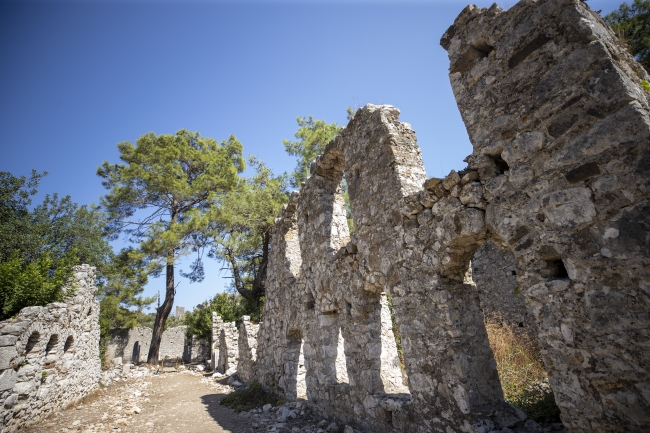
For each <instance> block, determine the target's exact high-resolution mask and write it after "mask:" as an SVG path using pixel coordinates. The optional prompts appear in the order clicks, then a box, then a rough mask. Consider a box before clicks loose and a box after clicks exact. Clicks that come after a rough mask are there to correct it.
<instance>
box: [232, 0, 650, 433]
mask: <svg viewBox="0 0 650 433" xmlns="http://www.w3.org/2000/svg"><path fill="white" fill-rule="evenodd" d="M441 45H442V46H443V47H444V48H445V49H446V50H447V51H448V54H449V58H450V65H451V66H450V81H451V85H452V88H453V91H454V95H455V97H456V100H457V103H458V107H459V109H460V111H461V114H462V116H463V119H464V121H465V124H466V126H467V130H468V133H469V136H470V139H471V142H472V144H473V148H474V150H473V153H472V154H471V155H470V156H468V157H467V159H466V162H467V163H468V167H467V168H466V169H464V170H462V171H461V172H458V173H457V172H455V171H452V172H451V173H450V174H449V175H448V176H447V177H445V178H444V179H435V178H434V179H426V176H425V171H424V167H423V165H422V159H421V154H420V150H419V148H418V146H417V144H416V137H415V133H414V131H413V130H412V129H411V127H410V125H409V124H407V123H402V122H400V121H399V119H398V115H399V110H397V109H396V108H394V107H391V106H373V105H367V106H365V107H363V108H362V109H360V110H358V111H357V113H356V115H355V116H354V118H353V119H352V120H351V121H350V123H349V124H348V125H347V127H346V128H344V129H343V130H342V131H341V133H340V135H339V136H338V137H337V138H336V139H335V140H333V141H332V142H331V143H329V144H328V146H327V147H326V149H325V152H324V154H323V155H321V156H320V157H319V158H318V159H317V160H316V161H314V162H313V164H312V165H311V176H310V177H309V178H308V179H307V181H306V182H305V183H304V185H303V187H302V189H301V190H300V192H296V193H293V194H292V195H291V197H290V201H289V203H288V205H286V206H285V208H284V209H283V212H282V215H281V216H280V217H279V218H278V219H277V221H276V226H275V234H274V237H273V244H272V250H271V251H272V253H271V257H270V262H269V268H268V281H267V292H266V305H265V314H264V322H263V323H261V324H260V327H259V331H258V339H257V350H256V352H255V356H256V359H255V360H251V362H250V364H249V365H250V367H247V368H249V370H250V371H248V372H247V375H248V376H250V378H255V379H257V380H259V381H260V382H262V383H263V384H264V385H266V386H267V387H269V388H273V389H276V390H278V391H279V392H281V393H283V394H284V395H285V397H286V398H287V399H294V398H297V397H298V396H299V394H300V393H301V392H302V390H304V392H305V394H306V397H307V399H308V401H309V404H310V405H311V406H312V407H313V408H314V409H315V410H316V411H317V412H318V413H320V414H322V415H324V416H330V417H336V418H338V419H340V420H341V421H343V422H344V423H346V424H349V425H353V426H356V427H358V428H361V429H365V430H368V431H375V432H392V431H395V432H432V431H433V432H451V431H458V432H460V431H462V432H489V431H493V430H500V429H503V428H505V427H510V428H512V429H514V430H518V431H527V430H526V425H525V424H524V418H525V416H524V415H523V414H522V413H521V412H519V411H517V410H515V409H514V408H512V407H511V406H510V405H508V404H507V403H505V402H504V400H503V394H502V390H501V386H500V383H499V379H498V375H497V371H496V365H495V361H494V358H493V356H492V352H491V350H490V347H489V344H488V338H487V334H486V331H485V325H484V314H483V308H482V306H481V300H480V294H479V289H477V286H476V285H475V284H474V282H473V280H472V275H471V274H472V272H471V271H470V261H471V260H472V259H473V258H474V256H475V254H476V252H477V250H478V249H479V248H481V247H482V246H483V245H484V244H485V243H486V242H487V241H488V239H489V240H490V241H491V242H492V243H493V245H494V246H495V248H498V250H499V254H507V255H511V256H512V258H513V262H512V263H516V266H517V269H515V270H514V271H515V274H516V275H512V274H511V275H512V277H515V278H516V287H518V289H517V290H518V291H519V292H520V294H515V293H513V295H512V296H521V298H520V299H521V303H522V304H523V305H524V306H525V308H526V311H527V312H526V313H524V314H527V316H524V318H525V320H534V322H535V323H534V324H533V323H531V327H532V328H533V329H534V332H535V334H536V337H537V341H538V343H539V345H540V347H541V348H542V355H543V357H544V361H545V365H546V368H547V371H548V374H549V381H550V384H551V386H552V388H553V391H554V393H555V397H556V401H557V404H558V406H559V407H560V409H561V412H562V415H561V416H562V420H563V422H564V424H565V427H566V428H567V430H568V431H570V432H641V431H647V428H648V426H649V425H650V384H649V383H648V377H649V371H650V369H649V365H648V363H649V362H650V357H648V342H649V338H648V332H649V331H648V330H649V326H648V325H649V319H648V310H649V308H648V307H649V296H650V289H649V287H650V278H649V275H648V269H649V268H648V265H649V263H648V261H649V254H648V252H649V251H648V246H649V245H650V239H649V233H650V230H649V229H650V221H649V217H648V215H649V214H650V213H649V212H650V206H649V204H648V190H647V188H648V180H649V176H650V173H649V168H650V151H649V150H648V146H649V144H650V118H649V98H648V94H646V93H644V90H643V87H642V85H641V80H642V79H645V80H649V79H650V77H648V75H647V73H646V72H645V71H644V70H643V69H642V68H641V67H640V66H639V65H638V64H636V63H635V62H634V60H633V59H632V58H631V56H630V55H629V54H628V53H627V52H626V51H625V50H624V49H622V48H621V47H620V46H619V45H618V43H617V39H616V37H615V35H614V34H613V33H612V32H611V31H610V30H609V29H608V28H607V26H606V25H605V24H604V23H603V21H602V19H601V18H600V17H599V16H598V15H597V14H595V13H593V12H591V11H590V10H589V9H588V7H587V6H586V5H585V4H584V3H582V2H580V1H578V0H547V1H541V0H540V1H531V0H522V1H520V2H519V3H517V4H516V5H514V6H513V7H512V8H511V9H510V10H509V11H507V12H504V11H502V10H501V9H500V8H499V7H498V6H496V5H494V6H493V7H491V8H489V9H479V8H476V7H474V6H468V7H467V8H466V9H465V10H463V12H462V13H461V14H460V15H459V16H458V18H457V19H456V21H455V22H454V25H453V26H451V27H450V28H449V30H448V31H447V32H446V33H445V35H444V36H443V37H442V40H441ZM343 178H345V180H346V182H347V185H348V188H349V197H350V207H351V213H352V218H353V221H354V227H355V230H356V231H355V233H354V235H350V233H349V230H348V226H347V224H346V210H345V204H344V201H343V197H342V190H341V182H342V180H343ZM489 256H490V254H489V253H488V254H487V255H485V254H484V255H481V256H480V257H477V261H478V262H480V261H481V260H483V259H489ZM482 266H483V265H482ZM506 268H507V266H506ZM511 272H512V271H511ZM475 273H477V272H476V269H475ZM478 273H480V272H478ZM479 284H480V283H479ZM513 292H514V289H513ZM388 296H389V297H390V299H391V301H392V303H393V306H394V312H395V318H396V322H397V326H398V329H399V331H400V333H401V341H402V347H403V356H404V371H403V372H402V371H401V368H400V365H399V362H396V361H395V360H396V355H397V354H396V347H395V344H394V339H393V338H392V335H391V334H390V333H392V331H391V330H389V329H388V327H387V326H385V322H386V319H385V318H386V317H390V312H388V306H387V300H386V301H385V299H387V298H386V297H388ZM487 308H488V306H487V305H486V309H487ZM513 311H514V310H513ZM386 314H388V316H386ZM514 314H520V313H514ZM389 335H390V337H391V338H389ZM246 340H247V344H248V345H249V346H250V339H248V338H247V339H246ZM341 343H342V344H341ZM239 353H240V356H241V353H243V352H242V351H240V352H239ZM239 363H242V359H239ZM342 366H345V367H342ZM251 368H252V370H251ZM301 368H302V369H304V370H303V371H301ZM341 369H344V370H345V374H342V372H341ZM301 376H304V382H302V378H301ZM396 378H397V380H396ZM400 378H403V380H400ZM404 383H405V384H406V385H404Z"/></svg>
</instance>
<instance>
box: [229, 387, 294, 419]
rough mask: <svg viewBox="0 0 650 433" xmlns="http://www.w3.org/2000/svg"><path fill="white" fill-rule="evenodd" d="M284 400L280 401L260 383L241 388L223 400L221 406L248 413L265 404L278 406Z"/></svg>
mask: <svg viewBox="0 0 650 433" xmlns="http://www.w3.org/2000/svg"><path fill="white" fill-rule="evenodd" d="M282 402H283V400H278V397H277V396H276V395H274V394H272V393H270V392H267V391H265V390H264V388H262V385H261V384H260V383H259V382H253V383H252V384H250V385H249V386H247V387H244V388H240V389H238V390H236V391H234V392H231V393H230V394H228V395H227V396H225V397H224V398H222V399H221V401H220V402H219V404H221V405H223V406H226V407H229V408H231V409H233V410H234V411H236V412H242V411H247V410H251V409H255V408H256V407H262V406H264V405H265V404H272V405H273V406H277V405H280V404H282Z"/></svg>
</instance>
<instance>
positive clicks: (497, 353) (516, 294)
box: [470, 240, 564, 422]
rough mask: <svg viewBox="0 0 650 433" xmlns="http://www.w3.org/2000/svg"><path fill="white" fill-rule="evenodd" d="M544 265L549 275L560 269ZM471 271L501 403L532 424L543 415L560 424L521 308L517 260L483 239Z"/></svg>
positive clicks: (532, 325) (529, 322)
mask: <svg viewBox="0 0 650 433" xmlns="http://www.w3.org/2000/svg"><path fill="white" fill-rule="evenodd" d="M558 261H559V262H560V263H561V260H558ZM548 262H552V266H554V268H553V269H552V273H553V275H560V274H561V269H563V268H564V267H563V265H562V266H559V265H557V264H553V262H554V261H553V260H549V261H547V263H548ZM470 267H471V273H472V280H473V285H475V287H476V290H477V292H478V298H479V302H480V307H481V310H482V312H483V316H484V321H485V330H486V332H487V337H488V340H489V344H490V349H491V350H492V354H493V356H494V360H495V362H496V366H497V371H498V373H499V381H500V382H501V388H502V390H503V395H504V399H505V400H506V401H508V402H509V403H511V404H512V405H514V406H515V407H517V408H518V409H520V410H522V411H524V412H525V413H526V414H527V415H528V416H529V417H531V418H533V419H535V417H536V416H539V414H543V416H544V417H545V418H548V419H550V420H554V422H560V419H559V414H560V412H559V409H558V408H557V406H556V405H555V397H554V395H553V391H552V390H551V387H550V385H549V383H548V376H547V373H546V371H545V367H544V363H543V361H542V357H541V354H540V349H539V346H538V344H537V340H536V334H537V332H536V326H535V320H534V318H533V317H531V316H530V314H529V313H528V311H527V309H526V306H525V304H524V297H523V296H522V292H523V289H522V287H520V283H519V280H518V275H522V274H523V273H522V272H521V271H520V269H519V265H518V263H517V261H516V260H515V258H514V256H513V255H512V254H511V253H510V252H508V251H501V250H499V249H498V248H497V247H496V245H495V244H494V243H492V241H490V240H488V241H487V242H486V243H485V244H484V245H483V246H482V247H480V248H479V249H478V250H477V251H476V253H475V254H474V257H473V259H472V261H471V265H470ZM548 269H551V267H549V268H548ZM550 273H551V272H549V274H550Z"/></svg>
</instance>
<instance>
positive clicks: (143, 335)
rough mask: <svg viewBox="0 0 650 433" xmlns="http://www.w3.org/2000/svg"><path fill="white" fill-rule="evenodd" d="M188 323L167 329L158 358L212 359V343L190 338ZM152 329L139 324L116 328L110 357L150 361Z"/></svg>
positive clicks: (109, 359) (109, 345)
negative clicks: (129, 327) (128, 327)
mask: <svg viewBox="0 0 650 433" xmlns="http://www.w3.org/2000/svg"><path fill="white" fill-rule="evenodd" d="M186 331H187V326H177V327H174V328H168V329H167V330H165V332H163V336H162V339H161V341H160V350H159V352H158V357H159V358H160V360H163V359H165V358H167V359H182V360H183V361H184V362H200V361H205V360H206V359H210V343H209V342H207V341H205V340H201V339H198V338H196V337H195V336H193V337H192V339H189V338H187V335H186V334H187V332H186ZM152 334H153V331H152V330H151V328H146V327H136V328H133V329H127V330H118V331H114V332H113V333H112V335H111V337H110V339H109V341H108V344H107V348H106V360H107V361H109V362H110V361H111V360H112V359H113V358H116V357H120V358H123V359H124V361H126V362H128V361H131V362H134V363H138V362H146V361H147V356H148V354H149V346H150V345H151V336H152Z"/></svg>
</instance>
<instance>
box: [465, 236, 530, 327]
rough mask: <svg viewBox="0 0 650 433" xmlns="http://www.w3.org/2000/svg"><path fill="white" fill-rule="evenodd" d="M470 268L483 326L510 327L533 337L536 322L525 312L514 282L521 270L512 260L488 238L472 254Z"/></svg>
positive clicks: (518, 288)
mask: <svg viewBox="0 0 650 433" xmlns="http://www.w3.org/2000/svg"><path fill="white" fill-rule="evenodd" d="M471 265H472V266H471V270H472V274H471V277H472V281H473V282H474V284H476V289H477V291H478V297H479V301H480V303H481V310H482V311H483V314H484V316H485V321H486V323H496V324H505V325H508V326H513V327H515V328H516V329H520V330H521V331H524V332H526V333H527V334H528V335H529V336H530V337H532V338H535V337H536V335H537V327H536V326H535V323H536V322H535V318H534V317H533V316H532V315H531V314H530V313H529V312H528V311H527V310H526V305H525V303H524V295H523V290H522V288H521V287H519V282H518V280H517V275H518V274H519V273H520V272H521V270H520V269H519V265H518V264H517V261H516V260H515V257H514V256H513V255H512V254H511V253H510V252H507V251H506V252H504V251H501V250H499V248H497V247H496V246H495V245H494V243H493V242H492V241H491V240H489V239H488V241H487V242H486V243H485V244H483V246H481V247H480V248H479V249H478V250H477V251H476V253H475V254H474V257H473V258H472V262H471Z"/></svg>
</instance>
